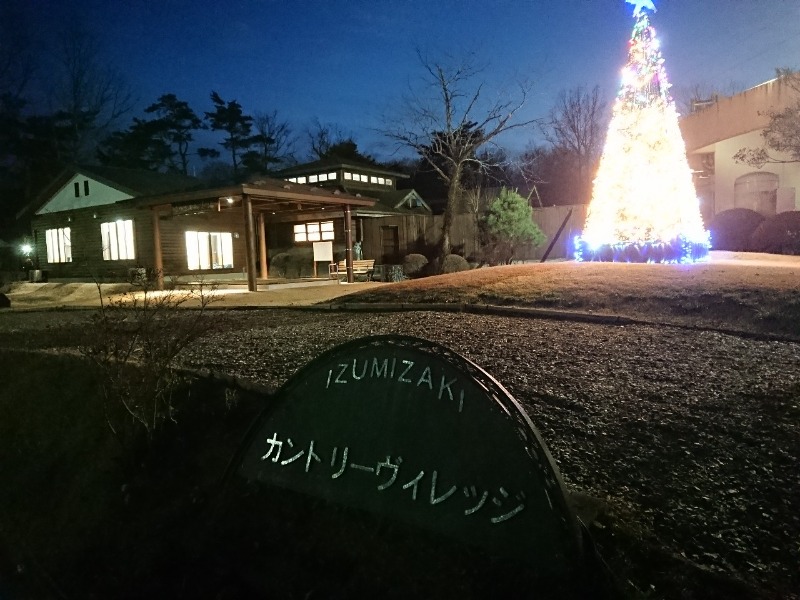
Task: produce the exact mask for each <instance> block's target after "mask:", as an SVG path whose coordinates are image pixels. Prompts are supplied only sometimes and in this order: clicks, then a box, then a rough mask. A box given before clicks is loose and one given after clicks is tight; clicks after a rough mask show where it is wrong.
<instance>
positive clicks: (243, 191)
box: [31, 161, 430, 291]
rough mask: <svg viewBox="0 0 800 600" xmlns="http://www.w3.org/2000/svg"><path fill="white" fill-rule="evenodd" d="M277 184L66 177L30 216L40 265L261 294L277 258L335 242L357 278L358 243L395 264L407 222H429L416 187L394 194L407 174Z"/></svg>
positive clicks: (301, 169)
mask: <svg viewBox="0 0 800 600" xmlns="http://www.w3.org/2000/svg"><path fill="white" fill-rule="evenodd" d="M280 177H281V179H267V178H264V179H258V180H253V181H251V182H248V183H244V184H237V185H231V186H224V187H218V188H210V189H209V188H204V187H203V185H202V184H201V183H200V182H199V181H198V180H196V179H194V178H190V177H183V176H178V175H171V174H163V173H155V172H151V171H140V170H133V169H121V168H112V167H76V168H73V169H68V170H66V171H64V172H63V173H62V174H61V175H60V176H59V177H58V178H57V179H56V180H55V181H54V182H53V183H52V184H51V185H50V186H49V187H48V188H47V190H45V192H44V193H43V194H42V195H41V196H40V199H39V201H38V202H37V206H36V207H33V209H32V210H33V212H34V216H33V218H32V223H31V228H32V236H33V246H34V259H35V261H36V268H37V269H40V270H42V271H43V272H45V273H46V274H47V277H48V279H50V280H89V279H93V278H94V279H98V280H112V279H116V280H121V279H127V278H129V277H130V275H131V272H132V271H131V270H132V269H137V270H140V269H147V270H149V272H150V273H152V274H154V276H156V277H157V279H158V282H159V284H163V277H164V276H168V277H179V278H185V277H199V276H205V277H207V278H212V279H232V278H246V279H247V283H248V289H249V290H251V291H255V290H256V289H257V280H258V279H267V278H268V277H269V266H270V261H271V260H272V258H274V256H276V255H277V254H279V253H282V252H287V251H291V250H292V249H297V250H302V249H306V250H308V251H309V252H308V253H307V254H308V257H309V259H308V260H309V261H310V262H311V261H313V258H312V256H313V255H312V254H311V252H310V249H311V248H312V246H313V245H314V243H315V242H328V241H329V242H331V248H330V249H331V251H332V255H333V256H332V259H333V261H338V260H343V259H344V260H347V261H348V263H347V264H348V269H347V271H348V273H347V275H348V280H349V281H353V273H352V258H353V252H352V249H353V245H354V243H355V242H360V244H359V246H360V249H361V255H362V256H363V258H367V259H375V260H376V262H377V263H378V264H382V263H389V262H398V261H399V260H400V258H401V257H402V255H404V254H405V253H407V252H409V251H411V250H409V248H410V246H411V245H413V243H414V242H415V241H416V240H417V238H418V237H419V232H418V231H416V229H415V228H414V227H413V226H412V227H411V228H410V229H409V227H407V226H406V223H405V222H406V221H407V220H408V217H413V216H414V215H430V208H429V207H428V206H427V204H425V202H424V201H423V200H422V198H420V197H419V195H418V194H416V192H414V190H397V187H396V182H397V179H398V178H401V177H403V175H402V174H399V173H394V172H392V171H387V170H385V169H380V168H378V167H374V166H370V165H356V164H346V163H335V162H324V161H318V162H315V163H309V164H306V165H301V166H298V167H294V168H292V169H287V170H285V171H283V172H281V173H280ZM412 225H413V223H412ZM409 232H410V233H409ZM323 269H324V270H323V273H324V275H325V276H327V274H328V270H327V267H324V266H323ZM135 272H137V273H138V272H141V271H135Z"/></svg>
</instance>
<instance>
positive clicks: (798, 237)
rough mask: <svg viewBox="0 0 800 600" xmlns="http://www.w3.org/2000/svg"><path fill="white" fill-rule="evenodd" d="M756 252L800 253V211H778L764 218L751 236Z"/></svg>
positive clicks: (752, 246) (752, 247)
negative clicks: (772, 215)
mask: <svg viewBox="0 0 800 600" xmlns="http://www.w3.org/2000/svg"><path fill="white" fill-rule="evenodd" d="M750 248H751V250H753V251H754V252H769V253H770V254H792V255H800V211H798V210H790V211H786V212H782V213H778V214H777V215H775V216H774V217H770V218H769V219H766V220H764V221H763V222H762V223H761V224H760V225H759V226H758V227H757V228H756V230H755V231H754V232H753V234H752V236H751V237H750Z"/></svg>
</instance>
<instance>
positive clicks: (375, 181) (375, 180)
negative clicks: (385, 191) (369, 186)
mask: <svg viewBox="0 0 800 600" xmlns="http://www.w3.org/2000/svg"><path fill="white" fill-rule="evenodd" d="M369 182H370V183H378V178H377V177H375V176H374V175H371V176H370V178H369Z"/></svg>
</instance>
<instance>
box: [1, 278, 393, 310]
mask: <svg viewBox="0 0 800 600" xmlns="http://www.w3.org/2000/svg"><path fill="white" fill-rule="evenodd" d="M382 285H385V284H383V283H380V282H364V283H352V284H348V283H336V282H333V283H331V284H328V285H313V286H306V287H291V286H290V285H285V286H280V287H277V289H269V290H264V291H258V292H254V293H250V292H248V291H247V288H246V287H245V286H242V285H237V286H231V285H225V284H224V283H223V284H221V285H220V286H219V287H218V288H217V289H216V290H214V291H213V292H212V293H213V296H214V301H213V303H212V306H213V307H229V308H230V307H248V306H265V307H274V306H283V307H288V306H308V305H311V304H317V303H319V302H327V301H332V300H335V299H337V298H340V297H342V296H346V295H348V294H353V293H355V292H360V291H364V290H372V289H376V288H378V287H380V286H382ZM129 292H133V293H134V294H138V295H141V294H140V293H138V292H136V288H132V286H130V285H128V284H116V283H114V284H101V285H100V289H99V290H98V286H97V285H96V284H94V283H15V284H12V287H11V290H10V291H9V292H7V294H6V295H7V296H8V297H9V299H10V300H11V309H12V310H30V309H42V308H61V307H68V308H96V307H98V306H100V294H101V293H102V295H103V297H104V299H109V298H110V299H116V298H121V297H123V295H124V294H126V293H129ZM175 293H180V292H175ZM193 305H197V300H196V299H194V298H189V300H188V301H187V303H186V306H193Z"/></svg>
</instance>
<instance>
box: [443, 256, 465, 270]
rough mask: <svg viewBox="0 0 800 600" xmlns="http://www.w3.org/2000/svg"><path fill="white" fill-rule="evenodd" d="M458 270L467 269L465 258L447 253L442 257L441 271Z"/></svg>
mask: <svg viewBox="0 0 800 600" xmlns="http://www.w3.org/2000/svg"><path fill="white" fill-rule="evenodd" d="M458 271H469V263H468V262H467V259H466V258H464V257H463V256H459V255H458V254H448V255H447V256H445V257H444V264H443V265H442V273H457V272H458Z"/></svg>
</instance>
